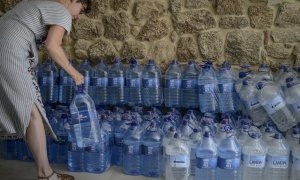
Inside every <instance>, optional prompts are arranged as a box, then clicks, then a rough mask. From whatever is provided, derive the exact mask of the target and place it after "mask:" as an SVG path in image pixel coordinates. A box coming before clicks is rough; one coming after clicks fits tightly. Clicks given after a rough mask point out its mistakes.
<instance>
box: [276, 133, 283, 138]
mask: <svg viewBox="0 0 300 180" xmlns="http://www.w3.org/2000/svg"><path fill="white" fill-rule="evenodd" d="M274 138H275V139H283V135H282V134H281V133H276V134H275V135H274Z"/></svg>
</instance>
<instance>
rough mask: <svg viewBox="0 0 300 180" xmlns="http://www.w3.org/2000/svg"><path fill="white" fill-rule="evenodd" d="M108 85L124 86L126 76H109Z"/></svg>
mask: <svg viewBox="0 0 300 180" xmlns="http://www.w3.org/2000/svg"><path fill="white" fill-rule="evenodd" d="M108 86H110V87H123V86H124V78H123V77H113V78H108Z"/></svg>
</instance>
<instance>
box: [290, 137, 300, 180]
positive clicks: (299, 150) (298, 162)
mask: <svg viewBox="0 0 300 180" xmlns="http://www.w3.org/2000/svg"><path fill="white" fill-rule="evenodd" d="M299 140H300V139H299ZM292 158H293V160H292V168H291V177H290V180H297V179H299V177H300V141H298V144H297V145H296V146H295V147H294V148H293V150H292Z"/></svg>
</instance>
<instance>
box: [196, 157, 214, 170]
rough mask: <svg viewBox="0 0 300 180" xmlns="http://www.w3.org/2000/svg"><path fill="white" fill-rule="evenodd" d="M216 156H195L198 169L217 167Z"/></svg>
mask: <svg viewBox="0 0 300 180" xmlns="http://www.w3.org/2000/svg"><path fill="white" fill-rule="evenodd" d="M217 160H218V159H217V158H216V157H213V158H198V157H197V168H200V169H215V168H216V167H217Z"/></svg>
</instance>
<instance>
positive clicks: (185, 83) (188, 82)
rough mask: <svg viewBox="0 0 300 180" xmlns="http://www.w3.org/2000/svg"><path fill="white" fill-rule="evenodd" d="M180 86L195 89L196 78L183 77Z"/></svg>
mask: <svg viewBox="0 0 300 180" xmlns="http://www.w3.org/2000/svg"><path fill="white" fill-rule="evenodd" d="M181 87H182V88H183V89H195V88H197V80H192V79H183V80H182V81H181Z"/></svg>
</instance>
